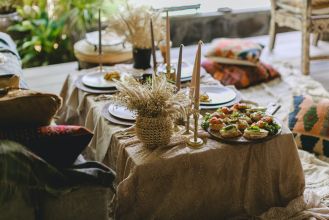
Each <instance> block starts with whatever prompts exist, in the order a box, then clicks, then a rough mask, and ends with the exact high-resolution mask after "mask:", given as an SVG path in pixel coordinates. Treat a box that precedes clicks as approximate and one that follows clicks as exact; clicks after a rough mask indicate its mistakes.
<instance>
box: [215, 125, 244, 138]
mask: <svg viewBox="0 0 329 220" xmlns="http://www.w3.org/2000/svg"><path fill="white" fill-rule="evenodd" d="M220 135H221V136H222V137H224V138H235V137H239V136H241V135H242V133H241V131H240V130H239V129H238V127H237V126H236V125H234V124H231V125H227V126H225V127H223V128H222V129H220Z"/></svg>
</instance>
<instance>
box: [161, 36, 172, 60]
mask: <svg viewBox="0 0 329 220" xmlns="http://www.w3.org/2000/svg"><path fill="white" fill-rule="evenodd" d="M171 46H172V42H171V41H170V47H171ZM158 47H159V49H160V52H161V56H162V59H163V63H167V45H166V41H165V40H162V41H160V42H159V44H158Z"/></svg>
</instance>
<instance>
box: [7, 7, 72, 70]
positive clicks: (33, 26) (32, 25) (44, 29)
mask: <svg viewBox="0 0 329 220" xmlns="http://www.w3.org/2000/svg"><path fill="white" fill-rule="evenodd" d="M24 11H25V12H22V17H23V21H22V22H19V23H17V24H15V25H13V26H11V27H10V28H9V31H12V32H19V33H21V35H22V36H23V37H22V38H21V39H20V40H18V41H17V48H18V52H19V54H20V55H21V57H22V63H23V67H32V66H39V65H48V64H54V63H60V62H65V61H70V60H72V59H73V52H72V44H71V43H70V41H69V39H68V38H67V36H66V35H65V34H64V32H63V31H64V25H65V21H66V19H67V17H66V16H65V15H64V16H62V17H60V18H58V19H56V20H55V19H50V18H49V15H48V13H47V12H46V11H45V10H43V9H40V8H38V7H36V6H34V7H31V8H30V10H28V9H27V8H25V10H24Z"/></svg>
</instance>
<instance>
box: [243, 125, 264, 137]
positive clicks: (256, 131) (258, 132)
mask: <svg viewBox="0 0 329 220" xmlns="http://www.w3.org/2000/svg"><path fill="white" fill-rule="evenodd" d="M267 135H268V131H266V130H265V129H261V128H259V127H258V126H251V127H249V128H247V129H245V130H244V133H243V137H245V138H247V139H251V140H256V139H262V138H265V137H267Z"/></svg>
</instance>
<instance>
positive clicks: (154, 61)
mask: <svg viewBox="0 0 329 220" xmlns="http://www.w3.org/2000/svg"><path fill="white" fill-rule="evenodd" d="M150 26H151V45H152V57H153V71H154V73H156V68H157V58H156V53H155V45H154V32H153V21H152V19H151V22H150Z"/></svg>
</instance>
